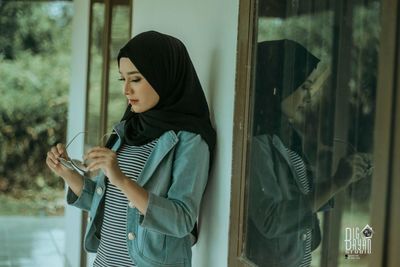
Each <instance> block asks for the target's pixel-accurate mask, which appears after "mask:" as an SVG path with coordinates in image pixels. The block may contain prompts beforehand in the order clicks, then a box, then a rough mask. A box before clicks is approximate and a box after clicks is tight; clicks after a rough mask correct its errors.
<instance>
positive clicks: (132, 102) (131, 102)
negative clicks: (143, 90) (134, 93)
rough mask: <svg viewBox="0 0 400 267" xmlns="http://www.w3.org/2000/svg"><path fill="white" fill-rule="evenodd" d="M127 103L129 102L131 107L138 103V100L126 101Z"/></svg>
mask: <svg viewBox="0 0 400 267" xmlns="http://www.w3.org/2000/svg"><path fill="white" fill-rule="evenodd" d="M128 101H129V104H131V105H133V104H136V103H137V102H139V100H137V99H128Z"/></svg>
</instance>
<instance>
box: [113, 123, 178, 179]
mask: <svg viewBox="0 0 400 267" xmlns="http://www.w3.org/2000/svg"><path fill="white" fill-rule="evenodd" d="M124 126H125V121H121V122H120V123H118V124H116V125H114V127H113V129H114V131H115V132H116V134H117V135H118V140H117V142H116V143H115V145H114V146H113V150H114V151H117V150H118V148H119V147H120V146H121V144H122V140H123V138H124ZM178 141H179V139H178V136H177V134H176V133H175V132H174V131H172V130H171V131H167V132H165V133H163V134H162V135H161V136H160V137H159V138H158V141H157V144H156V146H155V147H154V148H153V151H152V152H151V154H150V156H149V158H148V160H147V162H146V164H145V165H144V167H143V170H142V172H141V173H140V175H139V177H138V179H137V183H138V184H139V185H141V186H143V185H144V184H145V183H146V182H147V181H148V180H149V179H150V177H151V175H152V174H153V172H154V171H155V169H156V168H157V166H158V165H159V164H160V162H161V160H162V159H163V158H164V157H165V155H167V154H168V152H169V151H170V150H171V149H172V148H173V147H174V146H175V145H176V144H177V143H178Z"/></svg>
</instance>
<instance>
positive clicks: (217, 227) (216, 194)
mask: <svg viewBox="0 0 400 267" xmlns="http://www.w3.org/2000/svg"><path fill="white" fill-rule="evenodd" d="M133 3H134V7H133V25H132V26H133V33H134V35H136V34H138V33H140V32H143V31H146V30H157V31H160V32H164V33H167V34H170V35H173V36H175V37H177V38H179V39H180V40H182V41H183V42H184V43H185V45H186V47H187V49H188V51H189V54H190V56H191V58H192V61H193V64H194V65H195V68H196V70H197V74H198V75H199V78H200V81H201V83H202V86H203V89H204V91H205V94H206V97H207V100H208V103H209V106H210V111H211V114H212V115H211V116H212V121H213V123H214V125H215V128H216V130H217V134H218V138H217V149H216V157H215V161H214V169H213V173H212V176H211V177H210V180H209V184H208V187H207V191H206V193H205V195H204V201H203V204H202V210H201V215H200V239H199V242H198V244H197V245H196V246H194V247H193V266H194V267H196V266H198V267H205V266H207V267H208V266H210V267H214V266H218V267H220V266H227V265H228V263H227V259H228V231H229V209H230V192H231V160H232V129H233V109H234V108H233V107H234V91H235V70H236V44H237V41H236V40H237V20H238V5H239V4H238V0H219V1H215V0H201V1H195V0H186V1H181V0H169V1H165V0H152V1H149V0H135V1H134V2H133Z"/></svg>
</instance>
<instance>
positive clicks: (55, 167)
mask: <svg viewBox="0 0 400 267" xmlns="http://www.w3.org/2000/svg"><path fill="white" fill-rule="evenodd" d="M46 164H47V166H49V167H50V169H52V170H53V171H55V170H56V169H57V165H56V164H55V163H54V162H53V161H52V160H51V159H50V158H49V157H48V158H47V159H46Z"/></svg>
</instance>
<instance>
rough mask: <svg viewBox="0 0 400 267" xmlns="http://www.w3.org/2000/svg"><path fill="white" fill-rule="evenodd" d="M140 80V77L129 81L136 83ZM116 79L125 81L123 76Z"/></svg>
mask: <svg viewBox="0 0 400 267" xmlns="http://www.w3.org/2000/svg"><path fill="white" fill-rule="evenodd" d="M140 80H141V78H137V79H133V80H131V81H130V82H133V83H137V82H140ZM118 81H125V79H124V78H119V79H118Z"/></svg>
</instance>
